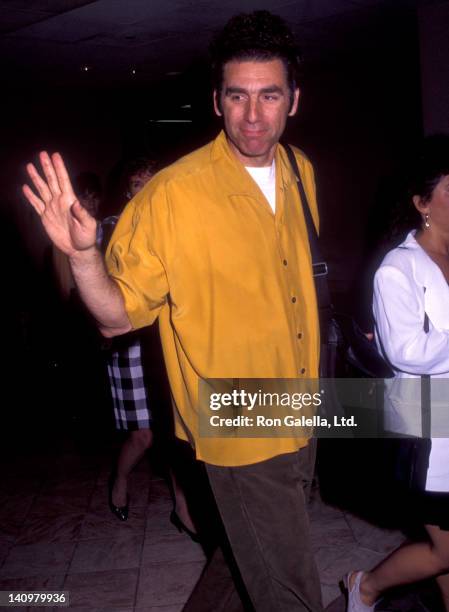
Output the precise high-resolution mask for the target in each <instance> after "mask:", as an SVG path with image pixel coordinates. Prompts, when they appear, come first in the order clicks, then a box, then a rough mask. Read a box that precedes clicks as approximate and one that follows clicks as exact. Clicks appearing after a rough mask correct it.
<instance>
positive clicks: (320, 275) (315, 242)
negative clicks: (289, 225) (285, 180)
mask: <svg viewBox="0 0 449 612" xmlns="http://www.w3.org/2000/svg"><path fill="white" fill-rule="evenodd" d="M283 146H284V149H285V151H286V153H287V156H288V159H289V161H290V165H291V167H292V169H293V172H294V174H295V177H296V184H297V186H298V191H299V197H300V200H301V203H302V209H303V212H304V219H305V222H306V226H307V234H308V237H309V247H310V254H311V256H312V268H313V277H314V280H315V289H316V294H317V301H318V308H319V310H320V322H321V323H323V321H322V317H323V312H322V311H323V309H324V310H328V309H331V306H332V303H331V299H330V294H329V287H328V284H327V273H328V270H327V264H326V262H325V261H324V258H323V256H322V254H321V249H320V245H319V239H318V234H317V231H316V227H315V223H314V222H313V219H312V214H311V212H310V207H309V202H308V199H307V195H306V192H305V190H304V186H303V184H302V180H301V173H300V171H299V168H298V163H297V161H296V157H295V154H294V153H293V149H292V148H291V147H290V145H288V144H284V145H283ZM328 318H329V313H327V319H328ZM326 323H328V320H326ZM324 329H325V328H324V327H321V331H322V332H323V330H324Z"/></svg>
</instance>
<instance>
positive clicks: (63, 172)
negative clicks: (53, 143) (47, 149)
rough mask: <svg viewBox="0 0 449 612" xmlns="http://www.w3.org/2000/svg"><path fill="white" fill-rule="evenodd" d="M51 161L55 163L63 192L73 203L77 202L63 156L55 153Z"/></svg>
mask: <svg viewBox="0 0 449 612" xmlns="http://www.w3.org/2000/svg"><path fill="white" fill-rule="evenodd" d="M51 159H52V161H53V165H54V168H55V171H56V176H57V180H58V183H59V185H60V187H61V189H62V192H63V193H65V194H67V196H68V197H69V199H70V200H71V201H74V200H76V196H75V193H74V191H73V188H72V183H71V182H70V178H69V175H68V173H67V169H66V167H65V164H64V160H63V159H62V157H61V155H60V154H59V153H53V155H52V156H51Z"/></svg>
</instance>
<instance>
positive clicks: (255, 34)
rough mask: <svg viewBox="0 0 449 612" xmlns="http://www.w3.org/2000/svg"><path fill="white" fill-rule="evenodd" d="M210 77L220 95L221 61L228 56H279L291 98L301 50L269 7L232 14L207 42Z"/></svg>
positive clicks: (255, 58) (260, 58)
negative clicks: (210, 62) (209, 58)
mask: <svg viewBox="0 0 449 612" xmlns="http://www.w3.org/2000/svg"><path fill="white" fill-rule="evenodd" d="M209 50H210V53H211V56H212V80H213V86H214V89H215V90H216V91H217V98H218V99H219V98H220V94H221V88H222V83H223V68H224V65H225V64H226V63H227V62H229V61H231V60H238V61H245V60H249V61H251V60H253V61H261V62H266V61H270V60H273V59H280V60H281V61H282V62H283V64H284V66H285V70H286V73H287V81H288V85H289V88H290V94H291V100H292V102H293V94H294V91H295V89H296V87H297V84H298V79H299V67H300V63H301V60H300V52H299V48H298V47H297V45H296V43H295V39H294V37H293V34H292V32H291V30H290V28H289V27H288V26H287V24H286V23H285V21H284V20H283V19H282V18H281V17H279V16H278V15H273V14H272V13H270V12H268V11H254V12H253V13H240V14H239V15H235V16H234V17H232V18H231V19H230V20H229V21H228V23H227V24H226V25H225V27H224V28H223V30H222V31H221V32H219V33H218V34H217V35H216V36H215V37H214V39H213V40H212V42H211V44H210V48H209Z"/></svg>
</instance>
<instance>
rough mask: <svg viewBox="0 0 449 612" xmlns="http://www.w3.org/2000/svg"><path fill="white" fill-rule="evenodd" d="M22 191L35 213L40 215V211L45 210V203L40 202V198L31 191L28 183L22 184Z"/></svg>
mask: <svg viewBox="0 0 449 612" xmlns="http://www.w3.org/2000/svg"><path fill="white" fill-rule="evenodd" d="M22 191H23V194H24V196H25V197H26V199H27V200H28V202H29V203H30V204H31V206H32V207H33V208H34V210H35V211H36V212H37V214H38V215H42V213H43V212H44V211H45V204H44V203H43V202H42V200H41V199H40V198H38V197H37V196H36V195H35V194H34V193H33V192H32V191H31V189H30V188H29V187H28V185H22Z"/></svg>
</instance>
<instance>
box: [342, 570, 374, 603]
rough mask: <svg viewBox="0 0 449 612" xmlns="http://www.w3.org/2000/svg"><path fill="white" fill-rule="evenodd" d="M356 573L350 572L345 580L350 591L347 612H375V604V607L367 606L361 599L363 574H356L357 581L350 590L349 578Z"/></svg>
mask: <svg viewBox="0 0 449 612" xmlns="http://www.w3.org/2000/svg"><path fill="white" fill-rule="evenodd" d="M353 574H354V572H349V574H348V575H347V576H346V578H345V585H346V588H347V589H348V606H347V608H346V612H374V608H375V604H374V605H373V606H367V605H366V604H365V603H363V601H362V600H361V598H360V581H361V579H362V576H363V572H355V580H354V584H353V585H352V589H350V588H349V584H350V583H349V578H350V577H351V576H352V575H353Z"/></svg>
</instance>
